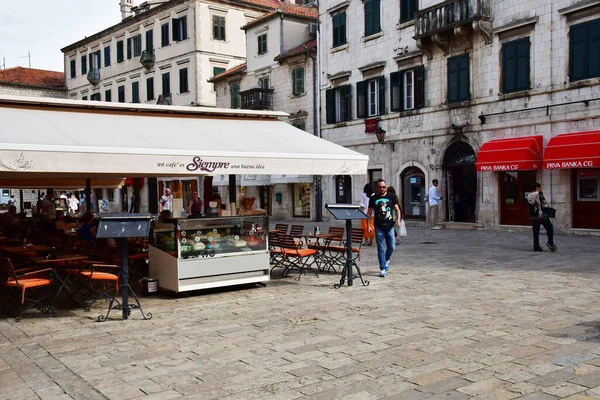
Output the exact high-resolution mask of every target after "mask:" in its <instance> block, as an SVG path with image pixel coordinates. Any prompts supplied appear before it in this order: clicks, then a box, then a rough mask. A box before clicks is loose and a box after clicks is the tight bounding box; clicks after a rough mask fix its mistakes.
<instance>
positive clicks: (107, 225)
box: [96, 214, 151, 239]
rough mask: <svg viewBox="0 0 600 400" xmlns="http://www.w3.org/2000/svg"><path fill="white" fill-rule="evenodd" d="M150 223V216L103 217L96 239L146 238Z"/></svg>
mask: <svg viewBox="0 0 600 400" xmlns="http://www.w3.org/2000/svg"><path fill="white" fill-rule="evenodd" d="M150 221H151V215H150V214H135V215H132V214H129V215H127V216H121V215H110V214H109V215H103V216H102V217H101V218H100V223H99V224H98V231H97V233H96V237H97V238H99V239H108V238H115V239H116V238H136V237H148V234H149V233H150Z"/></svg>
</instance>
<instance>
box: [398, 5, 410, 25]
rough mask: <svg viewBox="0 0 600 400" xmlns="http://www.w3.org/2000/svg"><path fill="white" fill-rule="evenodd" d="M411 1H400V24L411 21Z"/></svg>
mask: <svg viewBox="0 0 600 400" xmlns="http://www.w3.org/2000/svg"><path fill="white" fill-rule="evenodd" d="M409 3H410V0H400V22H406V21H410V19H411V18H410V11H409V8H410V5H409Z"/></svg>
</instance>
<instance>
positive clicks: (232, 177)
mask: <svg viewBox="0 0 600 400" xmlns="http://www.w3.org/2000/svg"><path fill="white" fill-rule="evenodd" d="M229 202H230V203H237V192H236V187H235V175H229Z"/></svg>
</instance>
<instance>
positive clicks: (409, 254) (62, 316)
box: [0, 227, 600, 400]
mask: <svg viewBox="0 0 600 400" xmlns="http://www.w3.org/2000/svg"><path fill="white" fill-rule="evenodd" d="M323 228H324V227H322V228H321V229H322V230H324V229H323ZM556 243H557V244H558V246H559V250H558V252H556V253H551V252H549V251H545V252H543V253H534V252H532V251H530V250H531V247H532V245H531V238H530V233H518V232H495V231H463V230H460V231H458V230H440V231H431V230H427V229H424V228H416V227H409V236H408V237H406V238H403V241H402V244H401V245H400V246H399V247H398V249H397V252H396V253H395V255H394V258H393V259H392V263H391V264H392V267H391V269H390V273H389V275H388V277H386V278H379V277H378V267H377V266H376V251H375V248H374V247H364V248H363V251H362V254H361V260H360V266H361V268H362V271H363V274H364V276H365V278H366V279H368V280H369V281H370V285H369V286H366V287H363V286H362V285H360V282H359V281H356V280H355V285H354V287H351V288H349V287H346V286H344V287H342V288H341V289H339V290H336V289H333V284H334V283H337V282H338V281H339V275H334V274H327V273H324V274H321V275H320V276H319V277H318V278H317V277H315V276H314V275H311V274H307V275H305V276H302V277H301V278H300V280H295V278H296V276H295V275H290V277H289V278H286V279H281V278H279V277H278V273H277V271H275V273H274V276H275V277H274V279H273V280H272V281H271V282H270V283H268V284H267V286H266V287H260V286H246V287H238V288H235V289H222V290H210V291H204V292H199V293H194V294H193V295H182V296H179V297H175V296H169V295H161V296H158V297H150V298H143V299H142V304H143V306H144V308H145V310H146V311H150V312H152V313H153V314H154V317H153V318H152V319H151V320H149V321H145V320H142V319H141V315H140V314H139V313H136V312H135V311H134V312H133V313H132V315H131V319H130V320H129V321H120V320H118V316H119V315H118V314H117V313H115V314H114V315H112V314H111V316H113V317H114V319H113V320H110V321H107V322H105V323H99V322H97V321H96V320H95V319H96V317H97V316H98V315H99V314H101V313H102V312H103V309H102V304H99V305H98V308H95V309H93V310H92V311H91V312H90V313H86V312H84V311H82V310H60V311H59V312H58V315H57V317H56V318H47V317H44V316H42V315H40V314H38V313H37V312H36V311H31V312H29V313H28V314H27V315H26V317H25V318H24V319H23V321H21V322H19V323H17V322H15V321H14V320H13V319H8V318H2V319H0V388H1V390H0V399H11V400H12V399H176V398H190V399H195V398H196V399H335V398H344V399H356V400H361V399H365V400H370V399H402V400H411V399H415V400H420V399H429V400H431V399H433V400H436V399H444V400H453V399H456V400H462V399H482V400H484V399H486V400H492V399H530V400H531V399H540V400H545V399H570V400H586V399H600V307H599V306H600V293H598V289H599V287H600V285H599V279H600V278H599V277H598V269H599V267H600V262H599V261H598V260H599V259H600V257H599V256H600V238H594V237H576V236H558V237H557V238H556ZM2 300H3V301H4V300H6V299H2ZM0 309H1V307H0Z"/></svg>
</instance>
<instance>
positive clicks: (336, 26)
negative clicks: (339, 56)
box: [331, 14, 340, 47]
mask: <svg viewBox="0 0 600 400" xmlns="http://www.w3.org/2000/svg"><path fill="white" fill-rule="evenodd" d="M331 25H332V26H333V47H337V46H339V45H340V14H336V15H334V16H333V17H331Z"/></svg>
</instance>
